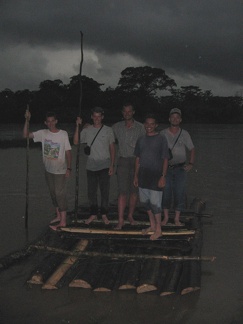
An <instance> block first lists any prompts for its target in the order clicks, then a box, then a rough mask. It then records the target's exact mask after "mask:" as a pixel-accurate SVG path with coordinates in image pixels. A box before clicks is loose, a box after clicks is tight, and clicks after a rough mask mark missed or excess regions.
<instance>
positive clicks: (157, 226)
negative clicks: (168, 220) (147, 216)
mask: <svg viewBox="0 0 243 324" xmlns="http://www.w3.org/2000/svg"><path fill="white" fill-rule="evenodd" d="M154 218H155V232H154V233H153V234H152V235H151V236H150V240H152V241H154V240H157V239H158V238H159V237H160V236H162V232H161V213H158V214H155V215H154Z"/></svg>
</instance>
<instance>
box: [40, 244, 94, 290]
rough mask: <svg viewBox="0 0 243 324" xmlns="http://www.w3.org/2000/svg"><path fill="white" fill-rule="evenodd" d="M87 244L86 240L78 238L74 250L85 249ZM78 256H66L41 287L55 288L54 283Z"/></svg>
mask: <svg viewBox="0 0 243 324" xmlns="http://www.w3.org/2000/svg"><path fill="white" fill-rule="evenodd" d="M87 245H88V240H80V241H79V242H78V243H77V245H76V246H75V248H74V249H73V252H74V251H79V252H82V251H84V250H85V249H86V247H87ZM77 259H78V257H77V256H76V257H75V256H69V257H67V258H66V259H65V260H64V262H63V263H62V264H61V265H60V266H59V267H58V269H57V270H56V271H55V272H54V273H53V274H52V275H51V277H50V278H49V279H48V280H47V281H46V283H45V284H44V285H43V286H42V289H57V287H56V284H57V282H58V281H59V280H60V279H61V278H62V277H63V276H64V275H65V273H66V272H67V271H68V269H69V268H70V267H71V266H72V265H73V264H74V263H75V262H76V261H77Z"/></svg>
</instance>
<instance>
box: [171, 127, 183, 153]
mask: <svg viewBox="0 0 243 324" xmlns="http://www.w3.org/2000/svg"><path fill="white" fill-rule="evenodd" d="M181 132H182V128H181V131H180V134H179V135H178V136H177V139H176V140H175V143H174V144H173V146H172V148H171V151H172V150H173V148H174V147H175V145H176V143H177V141H178V139H179V137H180V136H181Z"/></svg>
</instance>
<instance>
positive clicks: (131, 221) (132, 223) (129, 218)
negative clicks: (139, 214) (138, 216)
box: [128, 217, 138, 225]
mask: <svg viewBox="0 0 243 324" xmlns="http://www.w3.org/2000/svg"><path fill="white" fill-rule="evenodd" d="M128 221H129V222H130V224H131V225H137V224H138V222H136V221H135V220H134V219H133V217H128Z"/></svg>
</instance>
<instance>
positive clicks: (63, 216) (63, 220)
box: [49, 211, 67, 231]
mask: <svg viewBox="0 0 243 324" xmlns="http://www.w3.org/2000/svg"><path fill="white" fill-rule="evenodd" d="M59 213H60V223H59V224H58V225H56V226H49V227H50V228H51V229H52V230H54V231H56V230H57V229H59V228H60V227H65V226H66V225H67V212H66V211H61V212H59Z"/></svg>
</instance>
